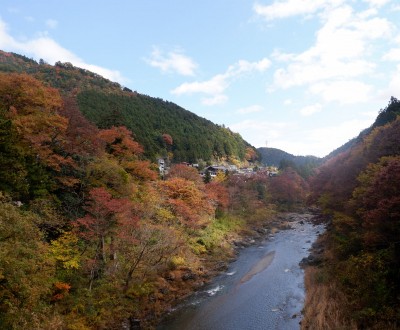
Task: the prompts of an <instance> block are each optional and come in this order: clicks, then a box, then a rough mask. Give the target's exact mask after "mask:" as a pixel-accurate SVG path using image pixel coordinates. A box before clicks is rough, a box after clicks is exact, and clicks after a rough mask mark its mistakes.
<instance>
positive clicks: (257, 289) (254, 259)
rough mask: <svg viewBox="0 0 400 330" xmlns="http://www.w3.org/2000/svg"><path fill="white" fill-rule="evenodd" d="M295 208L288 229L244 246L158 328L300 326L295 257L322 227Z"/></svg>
mask: <svg viewBox="0 0 400 330" xmlns="http://www.w3.org/2000/svg"><path fill="white" fill-rule="evenodd" d="M309 217H310V215H306V214H299V215H298V216H297V217H296V220H295V221H293V222H292V223H291V227H292V228H291V229H288V230H284V231H281V232H278V233H277V234H276V235H275V236H270V237H268V238H266V239H265V240H264V241H262V242H260V243H259V244H257V245H255V246H251V247H248V248H245V249H243V250H242V251H241V252H240V254H239V256H238V258H237V259H236V260H235V261H234V262H232V263H231V264H230V266H229V268H228V270H227V272H226V273H224V274H221V275H219V276H217V277H216V278H215V279H214V280H213V281H212V282H211V283H210V284H209V285H207V287H206V288H205V289H204V290H203V291H200V292H197V293H195V294H194V295H193V296H191V297H190V298H189V299H187V300H186V301H184V302H183V303H182V304H181V305H180V306H178V307H177V309H176V310H175V311H174V312H172V313H171V314H170V315H169V316H168V317H167V318H166V319H165V320H164V322H163V323H162V324H161V325H160V326H159V327H158V328H157V329H158V330H175V329H176V330H178V329H179V330H246V329H254V330H258V329H259V330H265V329H279V330H281V329H290V330H293V329H299V328H300V325H299V322H300V320H301V310H302V308H303V303H304V283H303V282H304V274H303V270H302V269H301V268H300V266H299V262H300V261H301V260H302V259H303V258H304V257H306V256H307V255H308V254H309V252H308V250H309V249H310V247H311V244H312V243H313V241H315V239H316V238H317V236H318V234H319V233H320V232H322V231H323V230H324V227H323V225H313V224H311V223H310V222H307V221H304V220H306V219H308V218H309Z"/></svg>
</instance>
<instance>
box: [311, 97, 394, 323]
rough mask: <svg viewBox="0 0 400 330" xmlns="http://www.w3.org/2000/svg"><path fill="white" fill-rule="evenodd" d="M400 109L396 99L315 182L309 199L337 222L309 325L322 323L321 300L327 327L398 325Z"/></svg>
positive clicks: (317, 276)
mask: <svg viewBox="0 0 400 330" xmlns="http://www.w3.org/2000/svg"><path fill="white" fill-rule="evenodd" d="M399 110H400V101H398V100H397V99H395V98H393V97H392V98H391V100H390V102H389V104H388V106H387V107H386V108H385V109H383V110H382V111H381V112H380V114H379V116H378V118H377V120H376V122H375V123H374V125H373V126H372V127H371V128H370V129H369V130H368V131H367V132H365V133H364V134H363V135H361V136H360V137H359V138H358V140H357V142H356V143H355V144H354V145H353V146H351V147H350V148H348V149H347V150H346V151H344V152H342V153H340V154H339V155H337V156H335V157H333V158H330V159H329V160H328V161H327V162H326V163H325V164H324V165H322V166H321V167H320V168H319V170H318V174H317V175H316V176H315V177H314V178H313V180H312V182H311V190H312V195H311V200H312V201H313V202H317V203H318V204H319V205H320V206H321V207H322V208H323V210H324V212H325V213H326V214H327V215H329V217H330V218H331V226H330V228H329V230H328V232H327V235H326V237H325V238H324V241H325V246H326V251H325V254H324V257H325V259H326V261H325V262H324V263H323V266H322V267H321V268H320V269H317V270H315V269H314V270H312V273H313V275H312V277H313V279H314V280H313V281H314V282H313V284H312V285H310V286H309V292H313V293H314V294H313V296H312V297H310V299H309V301H310V302H311V301H313V302H312V303H309V305H308V306H306V321H305V322H304V328H307V326H308V327H311V328H317V327H318V324H317V323H316V321H315V320H316V319H317V318H316V317H315V315H313V314H312V311H313V310H314V311H316V310H317V309H318V307H317V306H318V304H319V305H320V306H325V307H326V308H322V307H321V308H320V317H319V318H318V319H319V320H320V321H321V320H324V322H323V323H324V324H325V326H326V328H335V327H348V328H359V329H383V328H388V329H392V328H393V329H395V328H398V327H399V326H400V314H399V310H400V303H399V302H400V286H399V278H400V240H399V237H400V189H399V187H400V116H399V114H400V111H399ZM309 274H310V273H309ZM321 297H324V298H321ZM324 299H325V301H323V300H324ZM327 300H331V301H330V302H328V301H327ZM332 306H337V309H336V310H333V309H332ZM335 318H336V319H335Z"/></svg>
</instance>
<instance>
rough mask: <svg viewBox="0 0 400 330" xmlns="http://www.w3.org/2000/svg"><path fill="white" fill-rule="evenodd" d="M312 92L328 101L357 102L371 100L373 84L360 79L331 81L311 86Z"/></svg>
mask: <svg viewBox="0 0 400 330" xmlns="http://www.w3.org/2000/svg"><path fill="white" fill-rule="evenodd" d="M310 92H311V93H313V94H316V95H320V96H321V97H322V98H323V99H324V100H325V101H326V102H333V101H337V102H339V103H340V104H355V103H363V102H367V101H368V100H369V98H370V95H371V92H372V86H370V85H367V84H366V83H363V82H360V81H351V80H341V81H330V82H320V83H317V84H315V85H313V86H311V87H310Z"/></svg>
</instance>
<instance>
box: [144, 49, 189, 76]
mask: <svg viewBox="0 0 400 330" xmlns="http://www.w3.org/2000/svg"><path fill="white" fill-rule="evenodd" d="M146 62H147V63H148V64H149V65H151V66H153V67H155V68H159V69H161V71H162V72H173V73H178V74H181V75H183V76H194V74H195V71H196V69H197V64H196V63H195V62H194V61H193V60H192V59H191V58H190V57H188V56H186V55H184V54H183V53H182V51H181V50H174V51H171V52H168V54H164V53H163V52H162V51H161V50H160V49H159V48H157V47H154V48H153V51H152V53H151V56H150V58H147V59H146Z"/></svg>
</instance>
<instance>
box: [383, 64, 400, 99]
mask: <svg viewBox="0 0 400 330" xmlns="http://www.w3.org/2000/svg"><path fill="white" fill-rule="evenodd" d="M380 94H381V95H382V97H383V98H384V99H386V100H388V99H389V98H390V97H391V96H394V97H396V98H400V64H398V65H397V66H396V70H395V71H394V72H393V73H392V74H391V76H390V80H389V84H388V86H387V88H386V89H385V90H384V91H382V92H381V93H380Z"/></svg>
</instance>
